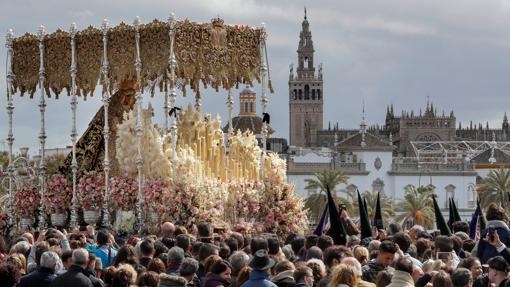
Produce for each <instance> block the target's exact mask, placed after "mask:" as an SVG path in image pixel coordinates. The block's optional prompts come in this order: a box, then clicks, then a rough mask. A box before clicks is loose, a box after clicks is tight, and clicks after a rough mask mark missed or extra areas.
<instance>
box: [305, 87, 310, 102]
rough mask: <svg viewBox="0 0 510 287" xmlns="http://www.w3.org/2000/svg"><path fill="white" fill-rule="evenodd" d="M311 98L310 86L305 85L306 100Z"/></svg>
mask: <svg viewBox="0 0 510 287" xmlns="http://www.w3.org/2000/svg"><path fill="white" fill-rule="evenodd" d="M309 99H310V86H308V85H305V100H309Z"/></svg>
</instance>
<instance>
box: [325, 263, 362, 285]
mask: <svg viewBox="0 0 510 287" xmlns="http://www.w3.org/2000/svg"><path fill="white" fill-rule="evenodd" d="M357 278H358V277H357V276H356V274H355V272H354V270H353V269H352V268H351V266H349V265H346V264H338V265H336V266H335V267H334V268H333V270H332V272H331V281H330V282H329V283H328V285H327V286H328V287H353V286H358V279H357Z"/></svg>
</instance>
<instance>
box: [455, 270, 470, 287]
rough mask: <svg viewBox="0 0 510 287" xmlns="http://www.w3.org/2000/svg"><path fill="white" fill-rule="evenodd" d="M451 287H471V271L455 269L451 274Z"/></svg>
mask: <svg viewBox="0 0 510 287" xmlns="http://www.w3.org/2000/svg"><path fill="white" fill-rule="evenodd" d="M450 277H451V279H452V285H453V287H471V285H472V283H473V277H472V275H471V271H469V270H468V269H466V268H462V267H460V268H457V269H455V270H454V271H453V272H452V274H451V276H450Z"/></svg>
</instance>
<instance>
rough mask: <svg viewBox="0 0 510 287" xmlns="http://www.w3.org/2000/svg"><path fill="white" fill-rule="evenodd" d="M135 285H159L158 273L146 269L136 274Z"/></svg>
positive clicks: (148, 286) (149, 286)
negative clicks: (138, 274)
mask: <svg viewBox="0 0 510 287" xmlns="http://www.w3.org/2000/svg"><path fill="white" fill-rule="evenodd" d="M136 285H137V286H140V287H141V286H143V287H158V286H159V273H156V272H154V271H146V272H143V273H142V274H140V276H138V280H137V281H136Z"/></svg>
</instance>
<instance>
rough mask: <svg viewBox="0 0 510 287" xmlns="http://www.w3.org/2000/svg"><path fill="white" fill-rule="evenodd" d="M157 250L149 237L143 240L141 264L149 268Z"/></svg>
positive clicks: (141, 244)
mask: <svg viewBox="0 0 510 287" xmlns="http://www.w3.org/2000/svg"><path fill="white" fill-rule="evenodd" d="M155 252H156V250H155V249H154V243H153V242H152V241H151V240H149V239H145V240H143V241H142V243H140V260H139V261H140V264H141V265H142V266H143V267H145V268H147V266H149V263H150V262H151V261H152V258H153V256H154V253H155Z"/></svg>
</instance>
